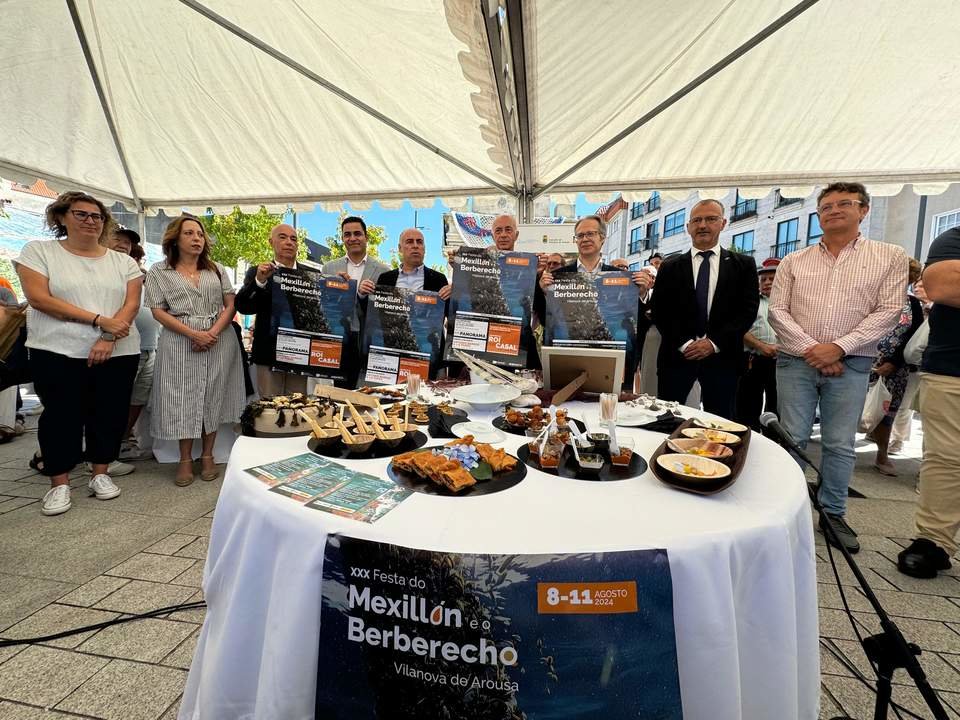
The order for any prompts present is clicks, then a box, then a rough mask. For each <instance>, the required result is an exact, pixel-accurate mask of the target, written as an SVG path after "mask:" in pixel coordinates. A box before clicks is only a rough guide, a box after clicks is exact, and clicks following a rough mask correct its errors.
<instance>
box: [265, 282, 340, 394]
mask: <svg viewBox="0 0 960 720" xmlns="http://www.w3.org/2000/svg"><path fill="white" fill-rule="evenodd" d="M272 302H273V322H272V328H271V329H272V332H273V334H274V335H275V336H276V339H277V349H276V354H275V356H274V363H273V369H274V370H281V371H283V372H294V373H299V374H301V375H314V376H316V377H325V378H331V379H334V380H342V379H343V378H345V377H346V371H345V370H344V369H342V368H341V367H340V363H341V358H343V356H344V352H345V348H346V344H347V342H348V339H349V336H350V319H351V318H352V317H353V313H354V309H355V307H356V302H357V283H356V281H354V280H349V281H347V280H343V279H342V278H340V277H335V276H325V275H323V273H321V272H320V271H318V270H314V269H313V268H308V267H306V266H302V265H301V266H299V267H298V268H297V269H295V270H294V269H290V268H277V270H276V271H275V272H274V273H273V297H272Z"/></svg>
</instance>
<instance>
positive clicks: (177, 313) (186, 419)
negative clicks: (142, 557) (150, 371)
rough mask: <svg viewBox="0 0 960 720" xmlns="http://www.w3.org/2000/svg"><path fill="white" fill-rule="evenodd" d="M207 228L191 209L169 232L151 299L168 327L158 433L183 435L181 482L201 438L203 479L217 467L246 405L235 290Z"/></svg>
mask: <svg viewBox="0 0 960 720" xmlns="http://www.w3.org/2000/svg"><path fill="white" fill-rule="evenodd" d="M208 252H209V245H208V242H207V234H206V232H205V230H204V228H203V225H202V224H201V223H200V221H199V220H198V219H197V218H195V217H192V216H189V215H181V216H180V217H178V218H176V219H175V220H173V221H172V222H171V223H170V224H169V225H168V226H167V230H166V232H165V233H164V234H163V254H164V256H165V257H166V260H164V261H161V262H158V263H156V264H155V265H154V266H153V267H151V268H150V272H149V273H148V274H147V280H146V300H145V304H146V306H147V307H149V308H151V310H152V312H153V316H154V317H155V318H156V319H157V322H159V323H160V324H161V325H162V326H163V332H161V334H160V340H159V342H158V345H157V356H156V368H155V370H154V377H155V382H154V389H153V393H152V396H151V398H150V411H151V414H152V422H151V432H152V433H153V437H154V438H157V439H160V440H179V441H180V464H179V466H178V468H177V476H176V483H177V485H181V486H183V485H189V484H190V483H191V482H193V443H194V440H195V439H196V438H198V437H199V438H202V444H203V449H202V451H201V454H200V478H201V479H203V480H213V479H214V478H216V477H217V470H216V467H215V466H214V461H213V444H214V441H215V440H216V437H217V428H218V427H219V426H220V424H221V423H225V422H236V421H237V420H238V419H239V418H240V413H241V412H242V411H243V407H244V404H245V397H244V387H243V370H242V365H241V361H240V354H239V346H238V345H237V343H236V341H235V339H234V337H233V332H232V330H231V331H229V332H227V333H225V334H223V335H222V336H221V333H222V332H223V331H224V330H226V329H228V328H229V327H230V321H231V320H232V319H233V314H234V310H233V299H234V292H233V288H232V287H231V285H230V279H229V278H228V277H227V275H226V273H225V272H224V271H223V267H221V266H220V265H218V264H217V263H215V262H213V261H212V260H210V258H209V256H208Z"/></svg>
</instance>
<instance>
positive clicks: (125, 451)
mask: <svg viewBox="0 0 960 720" xmlns="http://www.w3.org/2000/svg"><path fill="white" fill-rule="evenodd" d="M143 457H144V452H143V450H141V449H140V446H139V445H138V444H137V441H136V440H125V441H124V442H123V444H122V445H121V446H120V456H119V458H120V460H142V459H143ZM111 474H113V475H116V473H115V472H111ZM118 477H119V476H118Z"/></svg>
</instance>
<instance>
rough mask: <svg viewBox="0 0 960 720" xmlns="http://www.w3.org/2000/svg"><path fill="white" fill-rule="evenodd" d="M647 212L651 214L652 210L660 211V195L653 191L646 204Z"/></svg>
mask: <svg viewBox="0 0 960 720" xmlns="http://www.w3.org/2000/svg"><path fill="white" fill-rule="evenodd" d="M646 206H647V212H653V211H654V210H659V209H660V193H658V192H656V191H654V192H653V193H652V194H651V195H650V199H649V200H647V202H646Z"/></svg>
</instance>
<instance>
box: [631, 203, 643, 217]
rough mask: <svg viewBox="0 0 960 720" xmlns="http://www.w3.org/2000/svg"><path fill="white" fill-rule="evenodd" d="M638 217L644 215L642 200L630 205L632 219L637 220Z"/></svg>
mask: <svg viewBox="0 0 960 720" xmlns="http://www.w3.org/2000/svg"><path fill="white" fill-rule="evenodd" d="M638 217H643V203H642V202H635V203H632V204H631V205H630V219H631V220H636V219H637V218H638Z"/></svg>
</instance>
